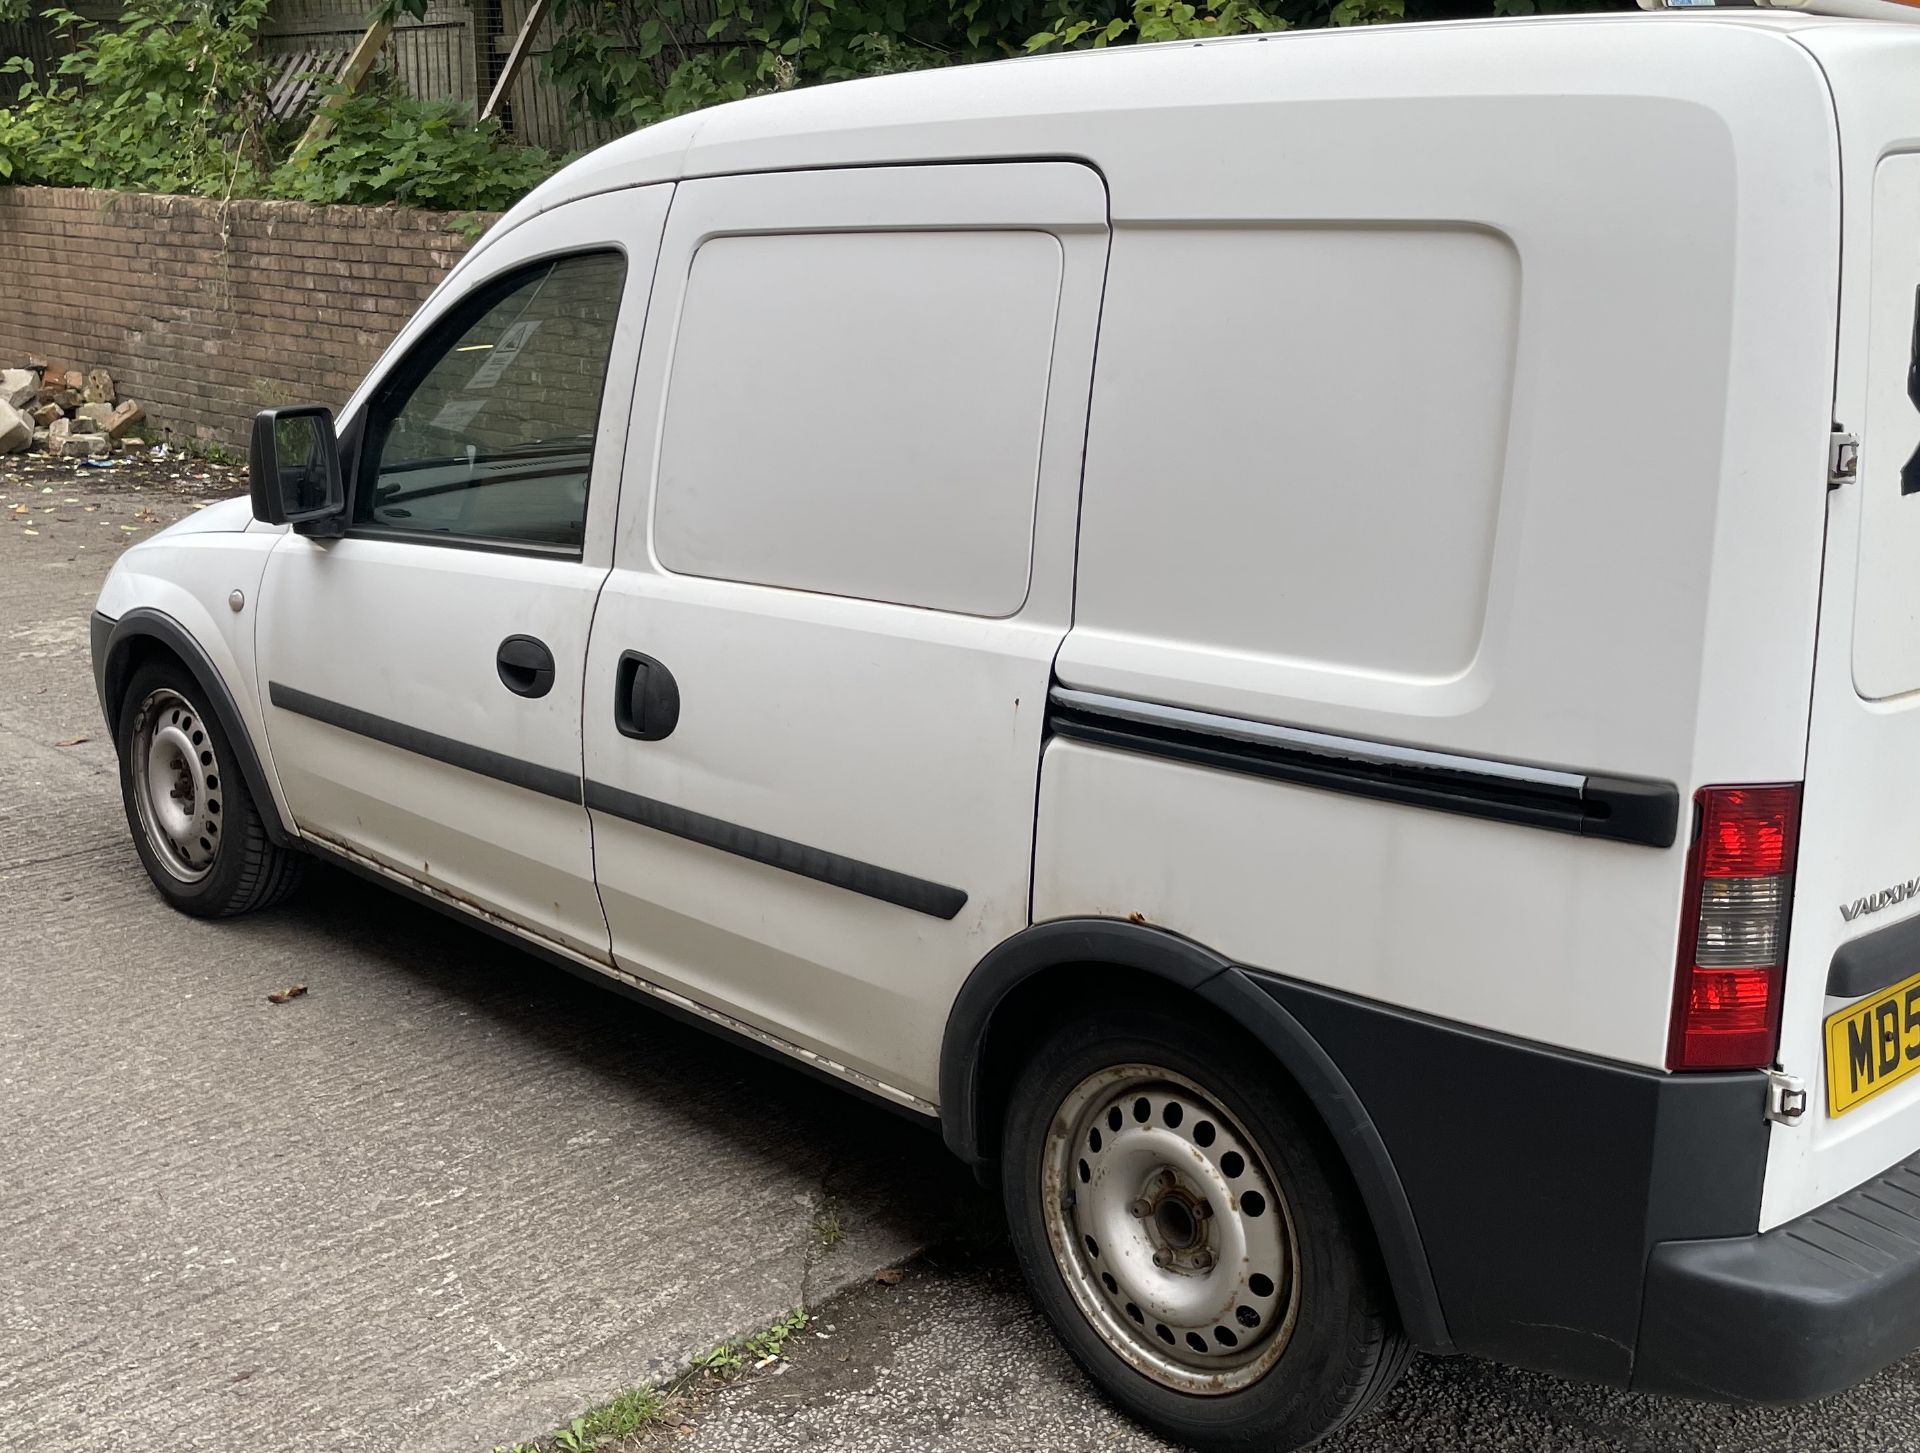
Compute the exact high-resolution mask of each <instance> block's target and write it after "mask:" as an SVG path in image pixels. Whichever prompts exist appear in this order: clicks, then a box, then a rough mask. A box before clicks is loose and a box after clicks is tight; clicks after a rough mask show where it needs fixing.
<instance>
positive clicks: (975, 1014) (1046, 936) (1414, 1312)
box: [940, 918, 1454, 1352]
mask: <svg viewBox="0 0 1920 1453" xmlns="http://www.w3.org/2000/svg"><path fill="white" fill-rule="evenodd" d="M1088 964H1099V965H1111V966H1114V967H1117V968H1126V969H1133V970H1137V971H1140V972H1143V973H1146V974H1149V975H1152V976H1154V977H1155V978H1158V979H1161V980H1164V981H1165V982H1167V983H1168V984H1171V985H1173V986H1174V987H1176V988H1178V989H1182V990H1186V991H1188V992H1191V993H1193V994H1195V995H1197V996H1198V997H1199V999H1200V1000H1201V1001H1202V1002H1203V1003H1205V1004H1207V1005H1209V1006H1210V1007H1212V1008H1213V1009H1215V1010H1218V1011H1219V1012H1221V1013H1223V1014H1225V1015H1227V1016H1228V1017H1229V1018H1231V1019H1232V1020H1233V1021H1234V1022H1235V1023H1237V1024H1239V1025H1240V1026H1242V1027H1243V1028H1244V1029H1246V1030H1247V1031H1248V1032H1249V1033H1251V1034H1252V1035H1253V1036H1254V1038H1255V1039H1257V1040H1258V1041H1259V1042H1260V1043H1261V1044H1262V1045H1264V1046H1265V1047H1266V1049H1267V1050H1268V1052H1269V1053H1271V1054H1272V1055H1273V1056H1274V1058H1275V1059H1276V1060H1278V1061H1279V1063H1280V1065H1281V1067H1282V1068H1284V1069H1285V1070H1286V1071H1287V1073H1289V1074H1291V1075H1292V1076H1293V1077H1294V1079H1295V1080H1296V1081H1297V1082H1298V1083H1299V1085H1300V1087H1301V1089H1302V1090H1303V1091H1305V1093H1306V1095H1307V1098H1308V1100H1309V1101H1310V1102H1311V1103H1312V1105H1313V1107H1314V1109H1315V1111H1316V1112H1317V1113H1318V1114H1319V1116H1320V1119H1321V1122H1322V1123H1323V1124H1324V1125H1325V1126H1326V1128H1327V1131H1328V1133H1329V1134H1330V1135H1331V1136H1332V1137H1333V1140H1334V1143H1335V1145H1336V1146H1338V1148H1339V1150H1340V1154H1341V1156H1342V1157H1343V1158H1344V1160H1345V1161H1346V1164H1347V1168H1348V1170H1349V1172H1350V1173H1351V1174H1352V1176H1353V1178H1354V1182H1355V1184H1356V1186H1357V1187H1358V1188H1359V1191H1360V1196H1361V1200H1362V1202H1363V1204H1364V1205H1365V1206H1366V1210H1367V1215H1368V1218H1369V1219H1370V1220H1371V1222H1372V1223H1373V1229H1374V1234H1375V1238H1376V1240H1377V1241H1378V1243H1379V1246H1380V1252H1381V1257H1382V1259H1383V1261H1384V1262H1385V1264H1386V1270H1387V1277H1388V1280H1389V1282H1390V1283H1391V1284H1392V1287H1393V1292H1394V1298H1395V1301H1396V1302H1397V1304H1398V1306H1399V1310H1400V1316H1401V1320H1402V1322H1403V1323H1404V1324H1405V1327H1406V1331H1407V1335H1408V1336H1409V1337H1410V1338H1411V1339H1412V1340H1413V1342H1414V1343H1415V1345H1416V1346H1418V1347H1420V1348H1421V1349H1422V1350H1424V1351H1429V1352H1450V1351H1452V1350H1454V1347H1453V1341H1452V1338H1451V1336H1450V1335H1449V1333H1448V1330H1447V1324H1446V1318H1445V1315H1444V1313H1443V1311H1442V1309H1441V1306H1440V1298H1439V1293H1438V1290H1437V1289H1436V1287H1435V1285H1434V1280H1433V1273H1432V1270H1431V1269H1430V1268H1429V1266H1428V1264H1427V1254H1426V1248H1425V1244H1424V1242H1423V1241H1422V1240H1421V1237H1420V1230H1419V1226H1418V1224H1417V1223H1416V1221H1415V1219H1414V1215H1413V1207H1412V1204H1411V1203H1410V1202H1409V1201H1408V1199H1407V1193H1406V1189H1405V1187H1404V1186H1403V1185H1402V1184H1401V1181H1400V1176H1399V1173H1398V1171H1397V1170H1395V1168H1394V1164H1393V1158H1392V1156H1391V1155H1390V1154H1389V1152H1388V1150H1387V1147H1386V1142H1385V1141H1384V1140H1383V1139H1382V1138H1381V1135H1380V1132H1379V1130H1378V1129H1377V1128H1376V1127H1375V1125H1374V1123H1373V1120H1372V1118H1371V1117H1370V1116H1369V1115H1368V1114H1367V1109H1366V1106H1365V1105H1364V1104H1362V1103H1361V1101H1360V1098H1359V1096H1358V1094H1356V1093H1355V1091H1354V1088H1353V1086H1352V1084H1351V1083H1350V1082H1349V1081H1348V1079H1347V1077H1346V1076H1345V1075H1344V1074H1343V1073H1341V1070H1340V1067H1339V1066H1338V1065H1337V1064H1335V1063H1334V1061H1333V1060H1332V1058H1331V1057H1329V1056H1328V1054H1327V1052H1326V1051H1325V1050H1324V1049H1322V1048H1321V1046H1320V1044H1319V1042H1318V1041H1317V1040H1316V1039H1315V1038H1314V1037H1313V1036H1312V1035H1311V1034H1310V1033H1308V1031H1307V1030H1306V1028H1305V1027H1304V1026H1303V1025H1302V1024H1301V1023H1300V1021H1299V1020H1298V1019H1296V1018H1295V1017H1294V1016H1293V1015H1292V1014H1290V1013H1288V1012H1287V1010H1286V1009H1285V1008H1284V1007H1282V1006H1281V1005H1280V1004H1278V1003H1276V1002H1275V1001H1274V999H1273V998H1272V997H1271V996H1270V995H1267V994H1264V993H1262V992H1261V991H1260V989H1259V988H1258V987H1257V986H1255V984H1254V983H1253V982H1252V981H1251V980H1250V979H1249V978H1248V977H1247V975H1246V974H1245V973H1244V972H1242V971H1241V970H1240V969H1239V968H1238V967H1237V966H1236V965H1235V964H1233V963H1232V962H1231V961H1230V960H1228V959H1225V958H1222V957H1221V956H1220V955H1218V954H1216V953H1214V952H1213V951H1212V950H1211V949H1208V948H1206V947H1204V946H1203V945H1201V944H1198V943H1195V942H1194V941H1193V940H1192V939H1188V938H1183V937H1181V936H1180V935H1178V934H1175V933H1170V932H1168V931H1167V930H1165V929H1160V928H1154V927H1152V926H1150V925H1146V924H1138V923H1133V922H1130V921H1125V920H1121V919H1110V918H1071V919H1057V920H1054V921H1052V922H1048V923H1037V924H1034V925H1032V926H1031V927H1029V928H1026V929H1023V930H1021V931H1020V932H1019V933H1017V934H1015V935H1014V936H1013V937H1011V938H1009V939H1006V940H1005V941H1003V942H1002V943H1000V944H999V945H997V946H996V947H995V948H994V949H992V950H991V951H990V952H989V953H988V954H987V955H986V957H985V958H983V959H981V960H980V962H979V963H978V964H977V965H975V967H974V969H973V971H972V973H970V974H969V975H968V976H967V980H966V982H965V983H964V984H963V985H962V986H961V989H960V993H959V995H958V997H956V999H955V1000H954V1004H953V1008H952V1010H951V1012H950V1013H949V1014H948V1016H947V1025H946V1030H945V1033H944V1035H943V1038H942V1042H941V1048H940V1129H941V1134H942V1136H943V1137H944V1138H945V1140H946V1143H947V1146H948V1148H949V1149H950V1150H952V1151H953V1152H954V1154H956V1155H958V1156H959V1157H960V1158H961V1159H962V1160H964V1161H966V1162H967V1163H968V1164H969V1165H972V1166H975V1167H980V1166H983V1165H986V1164H987V1163H989V1162H990V1161H991V1160H992V1156H991V1155H990V1154H988V1153H987V1152H986V1151H985V1150H984V1149H983V1139H984V1138H983V1136H982V1133H981V1110H982V1104H983V1100H984V1098H985V1095H986V1091H987V1086H986V1085H985V1084H984V1083H983V1079H982V1073H981V1071H982V1067H983V1064H984V1061H985V1058H986V1056H985V1054H984V1053H983V1051H984V1050H985V1049H986V1046H987V1044H988V1041H989V1039H990V1038H991V1036H992V1034H993V1032H994V1029H995V1024H994V1020H995V1016H996V1014H997V1013H998V1012H999V1010H1000V1009H1001V1007H1002V1006H1003V1005H1004V1004H1005V1002H1006V1000H1007V998H1008V996H1009V995H1011V994H1012V993H1013V992H1014V990H1015V989H1017V988H1018V987H1019V986H1020V985H1022V984H1024V983H1026V982H1028V981H1030V980H1032V979H1033V978H1035V977H1036V976H1038V975H1042V974H1045V973H1047V972H1049V971H1050V970H1055V969H1064V968H1069V967H1072V966H1076V965H1088Z"/></svg>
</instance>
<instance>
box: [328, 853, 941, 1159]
mask: <svg viewBox="0 0 1920 1453" xmlns="http://www.w3.org/2000/svg"><path fill="white" fill-rule="evenodd" d="M301 845H302V846H303V847H304V848H306V849H307V850H308V851H310V852H311V853H312V854H313V855H314V856H315V857H316V858H321V859H324V860H325V861H326V862H327V863H329V864H331V865H332V866H334V867H336V868H343V869H345V870H346V871H347V872H349V873H352V874H353V875H354V876H355V877H357V878H364V879H366V881H367V882H369V883H376V884H378V885H379V886H380V887H382V888H386V889H388V890H390V891H391V892H393V893H396V894H398V895H399V896H401V897H402V898H406V899H408V900H409V901H411V902H414V903H419V904H422V905H424V906H425V907H428V908H431V909H433V910H434V912H436V913H440V914H444V915H445V916H446V917H448V918H451V919H453V920H454V921H455V922H457V923H463V924H465V925H466V926H467V927H469V928H474V929H478V930H479V931H480V932H481V933H484V934H486V935H487V936H488V937H489V938H493V939H498V940H499V941H500V942H501V943H506V944H512V945H513V946H514V947H515V948H518V949H523V950H525V951H526V952H527V953H529V954H531V955H532V956H533V957H535V958H537V959H539V960H540V961H541V962H543V963H546V964H550V965H552V966H553V967H554V968H557V969H564V970H565V971H566V972H567V973H569V974H572V975H573V976H574V977H575V978H577V979H581V980H583V981H585V982H586V983H589V984H592V985H594V986H595V987H597V988H601V989H611V990H612V991H613V992H614V993H616V994H618V995H620V996H621V997H622V998H623V999H629V1000H631V1001H632V1002H634V1003H635V1004H641V1005H644V1006H645V1007H646V1008H648V1009H651V1010H653V1011H654V1012H655V1013H656V1014H663V1015H665V1016H666V1017H667V1018H669V1019H673V1020H677V1021H678V1022H680V1023H682V1024H687V1025H691V1026H692V1027H693V1028H695V1029H699V1030H703V1031H705V1032H706V1033H708V1034H711V1035H713V1036H714V1037H715V1038H716V1039H724V1040H725V1041H727V1043H729V1044H731V1045H734V1046H736V1047H738V1048H740V1049H746V1050H751V1051H752V1052H753V1053H754V1054H757V1055H759V1056H760V1057H761V1058H762V1059H768V1060H772V1061H773V1062H774V1063H775V1064H781V1065H785V1066H786V1067H787V1068H788V1069H792V1070H798V1071H799V1072H800V1073H801V1074H803V1075H806V1076H808V1077H809V1078H811V1079H815V1080H819V1081H821V1082H822V1083H823V1084H828V1085H832V1086H833V1087H834V1088H835V1089H839V1090H844V1091H846V1092H847V1093H848V1094H851V1095H854V1096H856V1097H857V1098H859V1099H861V1100H864V1101H865V1102H866V1103H867V1104H869V1105H877V1106H879V1107H880V1108H881V1109H883V1110H889V1111H891V1112H892V1113H893V1114H895V1115H897V1116H900V1117H901V1118H902V1119H905V1120H910V1121H912V1122H913V1123H914V1124H915V1125H919V1126H923V1127H925V1128H926V1129H928V1130H931V1129H932V1128H933V1125H934V1120H933V1117H932V1116H930V1115H928V1114H926V1113H925V1112H923V1111H920V1110H916V1109H914V1108H913V1106H911V1105H903V1104H901V1103H900V1102H899V1101H898V1100H890V1099H888V1098H887V1097H886V1096H885V1095H880V1094H876V1093H874V1092H873V1091H872V1090H869V1089H868V1088H867V1087H866V1086H865V1085H862V1084H861V1083H859V1082H858V1081H857V1080H847V1079H842V1078H841V1077H840V1076H839V1075H836V1074H834V1073H833V1072H832V1071H831V1070H827V1069H823V1068H822V1067H821V1066H819V1065H816V1064H810V1063H808V1062H807V1061H806V1060H804V1059H800V1058H798V1057H797V1056H795V1055H790V1054H786V1053H784V1052H782V1051H781V1050H779V1049H776V1048H775V1047H774V1046H773V1045H770V1044H762V1043H761V1042H760V1041H759V1040H757V1039H754V1038H753V1037H752V1036H750V1035H745V1034H741V1033H739V1032H738V1031H737V1030H733V1029H729V1028H728V1027H727V1026H726V1025H724V1024H716V1023H714V1021H713V1020H711V1019H708V1018H706V1017H705V1016H704V1015H700V1014H696V1013H694V1012H693V1011H692V1010H691V1009H683V1008H682V1007H681V1006H680V1005H678V1004H675V1003H673V1002H672V1001H671V1000H669V999H662V998H661V997H660V996H659V995H657V994H649V993H647V991H646V990H644V989H636V988H635V987H634V986H633V985H632V984H629V983H627V982H626V980H624V979H619V978H615V977H614V976H613V975H612V974H609V973H606V972H603V971H602V970H600V969H598V968H595V967H592V966H590V965H587V964H583V963H581V962H579V961H578V960H577V959H573V958H569V957H568V956H567V955H566V954H563V953H561V952H559V951H558V950H557V949H554V948H550V947H548V946H547V945H546V944H544V943H542V942H541V941H540V940H539V939H537V938H535V937H533V936H531V935H530V934H526V933H521V932H518V931H516V930H514V929H511V928H508V927H506V926H504V925H502V924H498V923H494V922H492V921H490V920H488V919H486V918H483V917H481V916H480V914H479V913H477V912H475V911H474V910H473V909H470V908H465V907H462V906H460V905H458V904H454V903H449V902H447V901H446V900H445V899H443V898H440V897H438V896H436V895H435V894H432V893H429V892H427V891H426V890H425V889H423V888H421V887H419V886H417V885H416V884H413V883H408V882H404V881H402V880H400V879H397V878H390V877H388V876H387V875H386V874H385V873H381V872H376V871H375V870H374V869H372V868H369V867H368V866H367V865H366V864H365V863H362V862H358V861H356V860H355V859H353V858H350V857H348V856H347V855H346V854H345V853H342V852H340V851H339V850H338V849H337V848H334V847H332V846H330V845H329V844H327V843H324V842H319V841H316V840H314V839H312V838H308V839H306V840H305V841H304V842H303V843H302V844H301Z"/></svg>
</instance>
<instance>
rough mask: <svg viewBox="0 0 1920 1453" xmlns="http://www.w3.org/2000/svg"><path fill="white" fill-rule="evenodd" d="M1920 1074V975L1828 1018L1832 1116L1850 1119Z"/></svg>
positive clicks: (1828, 1075) (1830, 1112)
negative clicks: (1864, 1104) (1865, 1105)
mask: <svg viewBox="0 0 1920 1453" xmlns="http://www.w3.org/2000/svg"><path fill="white" fill-rule="evenodd" d="M1915 1070H1920V974H1915V975H1914V976H1913V977H1912V978H1911V979H1905V980H1902V981H1901V982H1900V983H1898V984H1895V985H1894V986H1893V987H1892V988H1891V989H1883V990H1882V991H1881V992H1880V993H1878V994H1875V995H1874V996H1873V997H1872V998H1871V999H1862V1000H1861V1001H1860V1002H1859V1003H1858V1004H1855V1005H1853V1006H1852V1007H1851V1008H1847V1009H1842V1010H1841V1011H1840V1012H1839V1013H1838V1014H1834V1015H1831V1016H1829V1018H1828V1019H1827V1113H1828V1114H1829V1115H1844V1114H1846V1112H1847V1111H1849V1110H1851V1109H1852V1108H1853V1107H1854V1106H1855V1105H1858V1104H1860V1103H1861V1102H1862V1101H1863V1100H1869V1099H1872V1098H1873V1096H1875V1095H1877V1094H1879V1093H1880V1092H1881V1091H1882V1090H1885V1089H1889V1088H1891V1087H1892V1086H1894V1085H1897V1084H1899V1083H1900V1082H1901V1081H1902V1080H1904V1079H1905V1078H1906V1077H1907V1076H1908V1075H1910V1074H1912V1073H1913V1072H1914V1071H1915Z"/></svg>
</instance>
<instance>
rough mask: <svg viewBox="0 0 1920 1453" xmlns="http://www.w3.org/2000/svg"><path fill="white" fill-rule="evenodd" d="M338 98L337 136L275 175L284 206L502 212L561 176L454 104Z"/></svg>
mask: <svg viewBox="0 0 1920 1453" xmlns="http://www.w3.org/2000/svg"><path fill="white" fill-rule="evenodd" d="M329 94H331V95H334V96H336V97H337V98H338V99H337V101H336V108H337V109H336V110H335V113H334V124H333V129H332V131H330V132H329V133H328V134H327V136H326V138H325V139H324V140H322V141H321V142H320V143H319V144H318V145H317V146H314V147H312V148H311V149H309V150H307V151H305V152H303V153H301V154H300V155H297V156H295V157H293V158H292V159H291V160H289V161H287V162H286V163H285V164H283V165H282V166H281V167H280V168H279V169H278V170H276V171H275V172H274V173H273V176H272V179H271V184H270V185H271V190H272V193H273V195H275V196H277V197H289V198H292V199H294V200H296V201H302V202H357V203H365V204H369V205H378V204H380V203H385V202H394V203H398V204H399V205H401V206H405V207H428V208H440V209H446V210H463V211H482V212H493V211H500V210H502V209H504V208H506V207H509V206H511V205H513V203H514V202H515V201H516V200H517V199H518V198H519V197H520V196H521V195H522V194H523V193H525V192H526V191H528V190H529V189H530V188H532V187H534V186H535V185H537V184H538V183H539V182H540V181H542V180H543V179H544V178H546V177H547V176H548V175H549V174H550V173H551V172H552V171H553V169H554V167H555V165H556V163H555V161H554V158H553V157H551V156H549V155H548V154H547V153H546V152H544V151H541V150H539V149H538V148H535V147H526V146H514V145H511V144H509V143H508V142H507V141H506V140H505V138H503V137H502V135H501V134H500V123H499V122H497V121H493V120H488V121H484V122H481V123H480V124H478V125H468V124H466V117H465V110H464V108H463V107H460V106H457V105H455V104H454V103H452V102H449V101H417V100H414V99H412V98H411V97H408V96H403V95H398V94H387V93H383V92H378V91H368V92H362V93H361V94H359V95H354V96H341V95H340V94H339V91H338V88H330V91H329Z"/></svg>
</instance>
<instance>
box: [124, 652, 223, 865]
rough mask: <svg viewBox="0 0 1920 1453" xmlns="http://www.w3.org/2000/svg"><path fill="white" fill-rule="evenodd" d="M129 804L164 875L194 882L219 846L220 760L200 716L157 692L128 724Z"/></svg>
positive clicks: (175, 697) (179, 699)
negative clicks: (130, 730) (130, 725)
mask: <svg viewBox="0 0 1920 1453" xmlns="http://www.w3.org/2000/svg"><path fill="white" fill-rule="evenodd" d="M131 750H132V765H133V800H134V805H135V807H136V808H137V809H138V810H139V813H140V826H141V828H142V830H143V831H144V832H145V833H146V837H147V846H149V847H150V848H152V849H153V854H154V856H155V857H156V858H158V859H159V860H160V866H161V867H163V868H165V869H166V870H167V874H168V876H169V877H172V878H177V879H178V880H179V881H180V882H182V883H197V882H199V881H200V880H201V879H202V878H204V877H206V876H207V874H208V873H210V872H212V871H213V860H214V857H215V855H216V853H217V852H218V850H219V847H220V810H221V802H222V793H221V790H220V761H219V758H218V757H216V756H215V754H214V750H213V738H212V736H211V735H210V734H209V733H208V731H207V728H206V724H205V723H204V722H202V721H201V719H200V713H199V712H198V711H197V710H195V708H194V706H193V704H192V703H191V702H190V701H188V700H187V699H186V698H185V697H184V696H182V695H180V693H179V692H177V691H170V690H167V689H166V688H164V687H163V688H162V689H160V690H158V691H155V692H152V693H151V694H150V695H148V697H147V699H146V700H145V701H143V702H141V703H140V710H139V714H138V715H137V716H136V717H135V718H134V722H133V742H132V747H131Z"/></svg>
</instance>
